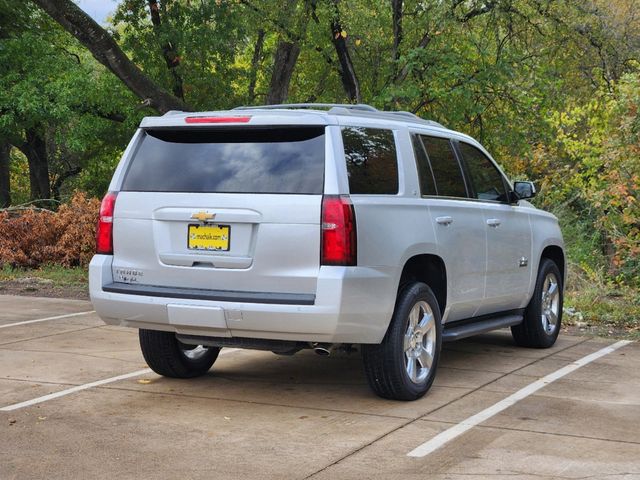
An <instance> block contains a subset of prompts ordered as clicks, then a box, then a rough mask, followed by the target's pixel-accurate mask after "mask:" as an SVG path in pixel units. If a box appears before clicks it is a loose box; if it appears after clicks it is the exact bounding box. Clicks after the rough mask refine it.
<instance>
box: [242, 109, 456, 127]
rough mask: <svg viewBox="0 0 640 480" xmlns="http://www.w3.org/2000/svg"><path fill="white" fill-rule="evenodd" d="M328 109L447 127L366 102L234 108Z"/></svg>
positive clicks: (335, 113) (412, 114)
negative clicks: (381, 108) (380, 108)
mask: <svg viewBox="0 0 640 480" xmlns="http://www.w3.org/2000/svg"><path fill="white" fill-rule="evenodd" d="M294 108H300V109H328V111H327V113H329V114H332V115H359V116H363V117H370V118H386V119H388V120H396V121H397V120H400V119H399V118H398V117H403V118H405V119H407V120H411V121H413V122H415V123H422V124H423V125H429V126H430V127H437V128H446V127H445V126H444V125H442V124H441V123H438V122H435V121H433V120H425V119H424V118H420V117H419V116H417V115H416V114H415V113H411V112H406V111H398V112H387V111H384V110H378V109H377V108H375V107H372V106H371V105H367V104H364V103H355V104H352V103H282V104H279V105H257V106H242V107H236V108H234V110H274V109H294Z"/></svg>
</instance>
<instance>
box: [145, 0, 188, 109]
mask: <svg viewBox="0 0 640 480" xmlns="http://www.w3.org/2000/svg"><path fill="white" fill-rule="evenodd" d="M148 3H149V12H150V13H151V23H152V24H153V30H154V31H155V32H156V35H157V36H158V37H160V29H161V25H162V22H161V21H160V9H159V8H158V1H157V0H148ZM162 56H163V57H164V61H165V63H166V64H167V68H168V69H169V71H170V72H171V76H172V77H173V88H172V91H173V94H174V95H175V96H176V97H178V98H180V99H182V100H184V91H183V89H182V77H181V76H180V75H179V74H178V72H177V70H176V67H177V66H178V65H180V57H179V56H178V53H177V52H176V49H175V47H174V46H173V44H172V43H171V42H169V41H167V42H166V43H165V44H164V45H162Z"/></svg>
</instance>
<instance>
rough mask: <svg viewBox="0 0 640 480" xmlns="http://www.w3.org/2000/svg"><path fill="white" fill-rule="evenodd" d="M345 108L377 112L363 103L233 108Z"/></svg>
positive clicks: (238, 108)
mask: <svg viewBox="0 0 640 480" xmlns="http://www.w3.org/2000/svg"><path fill="white" fill-rule="evenodd" d="M335 107H340V108H346V109H351V110H361V111H365V112H377V111H378V109H377V108H375V107H372V106H371V105H366V104H364V103H280V104H278V105H258V106H242V107H236V108H234V110H272V109H282V108H308V109H320V108H328V109H331V108H335Z"/></svg>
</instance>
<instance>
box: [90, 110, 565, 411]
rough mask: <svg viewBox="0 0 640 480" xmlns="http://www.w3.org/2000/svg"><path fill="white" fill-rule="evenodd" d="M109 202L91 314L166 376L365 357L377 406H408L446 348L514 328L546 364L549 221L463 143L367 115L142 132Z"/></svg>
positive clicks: (474, 147) (555, 275)
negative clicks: (241, 363)
mask: <svg viewBox="0 0 640 480" xmlns="http://www.w3.org/2000/svg"><path fill="white" fill-rule="evenodd" d="M109 190H110V191H109V193H108V194H107V195H106V197H105V198H104V200H103V203H102V207H101V211H100V219H99V224H98V234H97V255H96V256H95V257H94V258H93V260H92V262H91V266H90V291H91V299H92V301H93V304H94V306H95V309H96V311H97V312H98V314H99V315H100V317H102V319H103V320H104V321H105V322H106V323H109V324H112V325H124V326H129V327H133V328H138V329H139V335H140V345H141V348H142V353H143V354H144V358H145V360H146V361H147V363H148V364H149V366H150V367H151V368H152V369H153V370H154V371H155V372H157V373H158V374H160V375H165V376H169V377H179V378H185V377H194V376H198V375H203V374H205V373H206V372H207V371H208V370H209V369H210V368H211V366H212V364H213V362H214V361H215V360H216V358H217V356H218V353H219V351H220V349H221V348H222V347H239V348H249V349H261V350H270V351H273V352H275V353H278V354H287V355H290V354H293V353H295V352H297V351H299V350H301V349H305V348H311V349H315V351H316V352H317V353H320V354H325V355H327V354H329V353H330V352H332V351H333V350H335V349H354V348H355V347H356V346H358V347H359V349H360V350H361V353H362V357H363V360H364V367H365V372H366V376H367V379H368V381H369V384H370V386H371V388H372V389H373V390H374V391H375V393H377V394H378V395H380V396H382V397H385V398H392V399H401V400H414V399H417V398H419V397H421V396H422V395H424V394H425V392H426V391H427V390H428V389H429V387H430V386H431V384H432V382H433V379H434V376H435V372H436V368H437V365H438V358H439V354H440V348H441V344H442V342H443V341H449V340H456V339H460V338H464V337H468V336H470V335H475V334H478V333H482V332H486V331H489V330H493V329H497V328H503V327H511V331H512V333H513V337H514V339H515V341H516V343H518V344H519V345H523V346H528V347H550V346H551V345H553V343H554V342H555V340H556V338H557V336H558V332H559V329H560V320H561V315H562V290H563V285H564V278H565V257H564V251H563V240H562V234H561V233H560V229H559V227H558V222H557V219H556V218H555V217H554V216H553V215H551V214H549V213H546V212H544V211H541V210H538V209H536V208H535V207H533V206H532V205H531V204H530V203H529V202H527V201H526V200H525V199H526V198H530V197H532V196H533V195H534V194H535V189H534V187H533V184H531V183H530V182H515V183H513V184H512V183H511V182H509V181H508V180H507V178H506V177H505V175H504V174H503V173H502V171H501V170H500V168H499V167H498V166H497V165H496V163H495V162H494V161H493V160H492V159H491V156H490V155H489V154H488V153H487V151H486V150H485V149H484V148H483V147H482V146H481V145H480V144H479V143H478V142H476V141H475V140H474V139H472V138H470V137H468V136H467V135H464V134H462V133H458V132H455V131H451V130H448V129H446V128H444V127H443V126H442V125H440V124H438V123H436V122H432V121H427V120H422V119H420V118H418V117H416V116H415V115H413V114H410V113H407V112H382V111H378V110H376V109H375V108H373V107H370V106H368V105H322V104H312V105H307V104H300V105H276V106H265V107H257V108H255V107H242V108H239V109H235V110H232V111H225V112H207V113H184V112H170V113H167V114H166V115H164V116H162V117H148V118H145V119H144V120H143V121H142V123H141V125H140V128H139V130H138V131H137V132H136V134H135V135H134V136H133V139H132V140H131V143H130V144H129V146H128V148H127V149H126V151H125V152H124V155H123V158H122V161H121V162H120V164H119V166H118V168H117V169H116V172H115V174H114V176H113V180H112V181H111V185H110V189H109Z"/></svg>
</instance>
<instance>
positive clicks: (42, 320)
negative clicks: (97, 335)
mask: <svg viewBox="0 0 640 480" xmlns="http://www.w3.org/2000/svg"><path fill="white" fill-rule="evenodd" d="M90 313H96V311H95V310H88V311H86V312H78V313H67V314H66V315H56V316H55V317H47V318H37V319H35V320H25V321H24V322H16V323H7V324H6V325H0V328H8V327H17V326H18V325H28V324H30V323H38V322H47V321H49V320H60V319H61V318H71V317H79V316H80V315H89V314H90Z"/></svg>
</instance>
